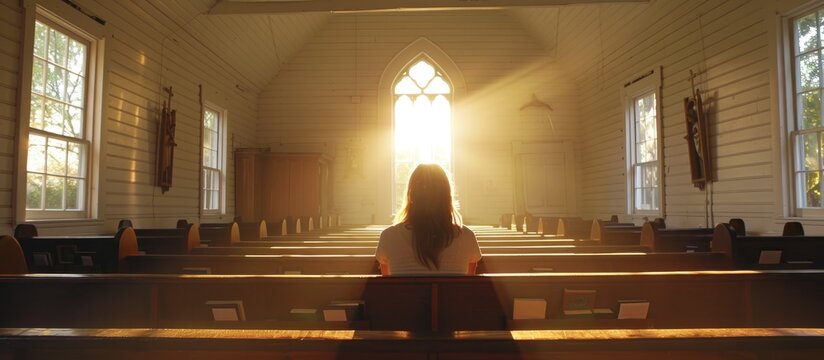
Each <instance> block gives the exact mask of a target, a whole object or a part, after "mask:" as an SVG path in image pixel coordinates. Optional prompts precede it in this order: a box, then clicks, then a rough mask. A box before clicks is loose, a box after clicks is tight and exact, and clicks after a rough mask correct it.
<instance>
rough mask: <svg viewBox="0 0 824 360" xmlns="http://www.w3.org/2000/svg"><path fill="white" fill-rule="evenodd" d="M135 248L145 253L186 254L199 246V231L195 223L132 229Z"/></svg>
mask: <svg viewBox="0 0 824 360" xmlns="http://www.w3.org/2000/svg"><path fill="white" fill-rule="evenodd" d="M134 232H135V235H136V236H137V248H138V250H140V251H143V252H144V253H146V254H188V253H189V252H191V251H192V249H193V248H195V247H198V246H200V233H199V231H198V226H197V225H196V224H187V226H186V227H185V228H169V229H134Z"/></svg>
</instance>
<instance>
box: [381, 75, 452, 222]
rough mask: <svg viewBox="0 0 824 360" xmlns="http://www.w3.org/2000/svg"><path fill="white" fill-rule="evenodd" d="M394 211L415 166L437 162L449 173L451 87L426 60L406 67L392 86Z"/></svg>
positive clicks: (401, 198)
mask: <svg viewBox="0 0 824 360" xmlns="http://www.w3.org/2000/svg"><path fill="white" fill-rule="evenodd" d="M394 89H395V92H394V93H395V107H394V120H395V170H394V182H395V184H394V189H393V199H394V204H395V209H398V208H399V207H400V206H401V205H402V203H403V196H404V194H405V191H406V182H407V180H408V179H409V174H411V172H412V170H414V168H415V166H417V165H418V164H421V163H436V164H439V165H441V166H442V167H443V168H444V169H445V170H446V171H447V172H451V171H452V106H451V96H449V95H450V94H451V87H450V86H449V83H448V82H447V81H446V80H445V79H444V77H443V74H441V72H440V71H437V70H436V69H435V67H434V66H432V65H431V64H430V63H428V62H426V61H425V60H420V61H418V62H416V63H415V64H414V65H412V66H411V67H409V68H408V69H407V70H406V71H405V72H404V73H403V74H402V75H401V76H400V80H399V81H398V82H397V83H396V84H395V88H394Z"/></svg>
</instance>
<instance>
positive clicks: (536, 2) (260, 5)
mask: <svg viewBox="0 0 824 360" xmlns="http://www.w3.org/2000/svg"><path fill="white" fill-rule="evenodd" d="M647 2H649V0H272V1H265V0H264V1H261V0H258V1H228V0H221V1H218V2H217V3H216V4H215V6H213V7H212V9H211V10H209V14H280V13H297V12H379V11H426V10H459V9H467V10H471V9H501V8H512V7H528V6H558V5H584V4H602V3H647Z"/></svg>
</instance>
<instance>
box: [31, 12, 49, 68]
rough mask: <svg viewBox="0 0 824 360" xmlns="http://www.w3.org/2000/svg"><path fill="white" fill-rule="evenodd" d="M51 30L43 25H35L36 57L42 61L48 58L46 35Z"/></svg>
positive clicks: (37, 23) (36, 23)
mask: <svg viewBox="0 0 824 360" xmlns="http://www.w3.org/2000/svg"><path fill="white" fill-rule="evenodd" d="M48 31H49V29H48V28H47V27H46V25H43V23H41V22H39V21H37V22H35V23H34V55H35V56H38V57H40V58H41V59H45V58H46V34H47V33H48Z"/></svg>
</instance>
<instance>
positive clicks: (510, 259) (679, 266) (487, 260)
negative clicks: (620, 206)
mask: <svg viewBox="0 0 824 360" xmlns="http://www.w3.org/2000/svg"><path fill="white" fill-rule="evenodd" d="M729 269H732V262H731V261H730V259H729V257H727V256H726V255H725V254H724V253H716V252H707V253H613V254H580V253H579V254H563V253H558V254H548V253H545V254H497V255H487V256H484V257H483V259H481V261H480V262H479V263H478V268H477V270H476V271H477V272H478V273H479V274H481V273H487V274H494V273H527V272H611V271H618V272H627V271H683V270H729Z"/></svg>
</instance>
